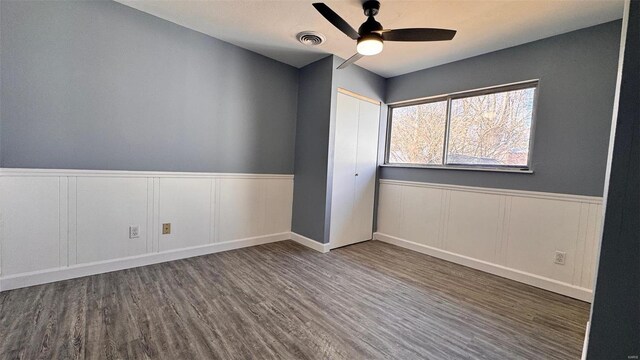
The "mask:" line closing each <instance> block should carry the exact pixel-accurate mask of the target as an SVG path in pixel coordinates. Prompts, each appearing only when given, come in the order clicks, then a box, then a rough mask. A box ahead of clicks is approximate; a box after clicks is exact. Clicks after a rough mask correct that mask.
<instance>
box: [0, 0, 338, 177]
mask: <svg viewBox="0 0 640 360" xmlns="http://www.w3.org/2000/svg"><path fill="white" fill-rule="evenodd" d="M0 9H1V10H0V13H1V15H0V16H1V19H0V26H1V28H0V32H1V37H0V47H1V48H2V53H1V55H0V57H1V58H0V77H1V89H0V91H1V94H0V96H1V99H2V113H1V121H0V122H1V126H2V133H1V136H0V137H1V140H0V145H1V151H2V152H1V154H2V166H4V167H32V168H71V169H109V170H110V169H117V170H165V171H212V172H216V171H218V172H250V173H289V174H290V173H293V160H294V155H293V151H294V140H295V123H296V104H297V86H298V85H297V81H298V70H297V69H296V68H294V67H291V66H288V65H285V64H282V63H280V62H277V61H275V60H271V59H268V58H266V57H263V56H261V55H258V54H256V53H253V52H250V51H247V50H244V49H241V48H239V47H236V46H234V45H231V44H229V43H225V42H223V41H220V40H217V39H214V38H212V37H209V36H206V35H204V34H201V33H198V32H195V31H192V30H189V29H186V28H183V27H181V26H178V25H175V24H173V23H170V22H168V21H165V20H161V19H159V18H156V17H154V16H151V15H148V14H145V13H143V12H140V11H137V10H134V9H132V8H129V7H127V6H124V5H121V4H118V3H115V2H111V1H49V2H44V1H11V0H8V1H7V0H3V1H1V2H0ZM327 107H328V105H327ZM327 111H328V110H327Z"/></svg>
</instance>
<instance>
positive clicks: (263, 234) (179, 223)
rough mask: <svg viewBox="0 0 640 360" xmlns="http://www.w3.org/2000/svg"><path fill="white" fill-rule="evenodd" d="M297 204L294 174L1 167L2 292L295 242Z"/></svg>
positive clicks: (0, 268)
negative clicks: (167, 227)
mask: <svg viewBox="0 0 640 360" xmlns="http://www.w3.org/2000/svg"><path fill="white" fill-rule="evenodd" d="M292 202H293V175H270V174H264V175H263V174H225V173H222V174H220V173H178V172H143V171H93V170H46V169H0V291H4V290H9V289H13V288H18V287H24V286H30V285H36V284H42V283H46V282H51V281H57V280H62V279H68V278H73V277H78V276H86V275H91V274H96V273H100V272H106V271H114V270H119V269H124V268H128V267H134V266H141V265H146V264H152V263H157V262H162V261H169V260H175V259H180V258H184V257H189V256H196V255H203V254H209V253H213V252H218V251H225V250H230V249H235V248H240V247H246V246H253V245H258V244H264V243H268V242H273V241H281V240H286V239H289V238H291V233H290V231H291V209H292ZM163 223H171V234H169V235H162V231H161V227H162V224H163ZM129 226H139V229H140V233H139V238H135V239H129Z"/></svg>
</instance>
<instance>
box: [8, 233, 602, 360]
mask: <svg viewBox="0 0 640 360" xmlns="http://www.w3.org/2000/svg"><path fill="white" fill-rule="evenodd" d="M588 314H589V306H588V304H586V303H584V302H580V301H577V300H573V299H570V298H567V297H564V296H561V295H557V294H554V293H550V292H547V291H543V290H540V289H536V288H533V287H530V286H527V285H524V284H520V283H517V282H513V281H510V280H506V279H502V278H499V277H496V276H492V275H489V274H485V273H482V272H479V271H475V270H472V269H469V268H465V267H462V266H459V265H455V264H452V263H448V262H445V261H442V260H439V259H435V258H432V257H429V256H427V255H423V254H419V253H416V252H412V251H409V250H405V249H402V248H399V247H395V246H393V245H389V244H385V243H382V242H377V241H370V242H365V243H361V244H357V245H353V246H349V247H345V248H342V249H338V250H334V251H331V252H330V253H328V254H321V253H318V252H315V251H313V250H310V249H307V248H305V247H302V246H300V245H298V244H296V243H294V242H292V241H285V242H278V243H273V244H267V245H262V246H257V247H251V248H246V249H240V250H234V251H229V252H224V253H218V254H212V255H207V256H201V257H196V258H191V259H186V260H179V261H174V262H169V263H164V264H158V265H152V266H146V267H141V268H136V269H129V270H124V271H118V272H113V273H109V274H101V275H95V276H90V277H85V278H80V279H75V280H69V281H63V282H58V283H54V284H47V285H41V286H34V287H30V288H25V289H18V290H12V291H7V292H3V293H0V358H1V359H38V358H45V359H67V358H73V359H144V358H151V359H172V360H175V359H263V358H269V359H272V358H282V359H536V360H539V359H578V358H579V357H580V351H581V347H582V339H583V336H584V328H585V324H586V322H587V320H588Z"/></svg>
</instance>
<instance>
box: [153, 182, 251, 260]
mask: <svg viewBox="0 0 640 360" xmlns="http://www.w3.org/2000/svg"><path fill="white" fill-rule="evenodd" d="M212 181H215V180H212V179H203V178H161V179H160V189H159V192H160V201H159V207H158V219H159V225H158V226H160V228H162V224H164V223H170V224H171V233H170V234H165V235H163V234H162V231H160V235H159V249H160V251H166V250H172V249H182V248H188V247H192V246H199V245H206V244H209V243H212V242H213V238H212V237H211V219H212V216H211V214H212V212H211V210H212V207H213V202H212V200H213V199H212V197H211V194H212V185H211V183H212ZM213 190H214V191H215V189H213ZM236 239H240V238H236ZM230 240H231V239H230Z"/></svg>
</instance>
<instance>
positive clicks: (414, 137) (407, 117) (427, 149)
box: [389, 101, 447, 165]
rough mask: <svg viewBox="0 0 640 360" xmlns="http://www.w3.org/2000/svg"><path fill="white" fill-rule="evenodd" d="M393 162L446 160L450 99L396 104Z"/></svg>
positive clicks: (393, 130) (437, 161) (426, 162)
mask: <svg viewBox="0 0 640 360" xmlns="http://www.w3.org/2000/svg"><path fill="white" fill-rule="evenodd" d="M392 111H393V112H392V116H391V142H390V144H389V162H390V163H404V164H438V165H441V164H442V157H443V147H444V133H445V126H446V116H447V102H446V101H439V102H433V103H428V104H421V105H414V106H405V107H399V108H394V109H393V110H392Z"/></svg>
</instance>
